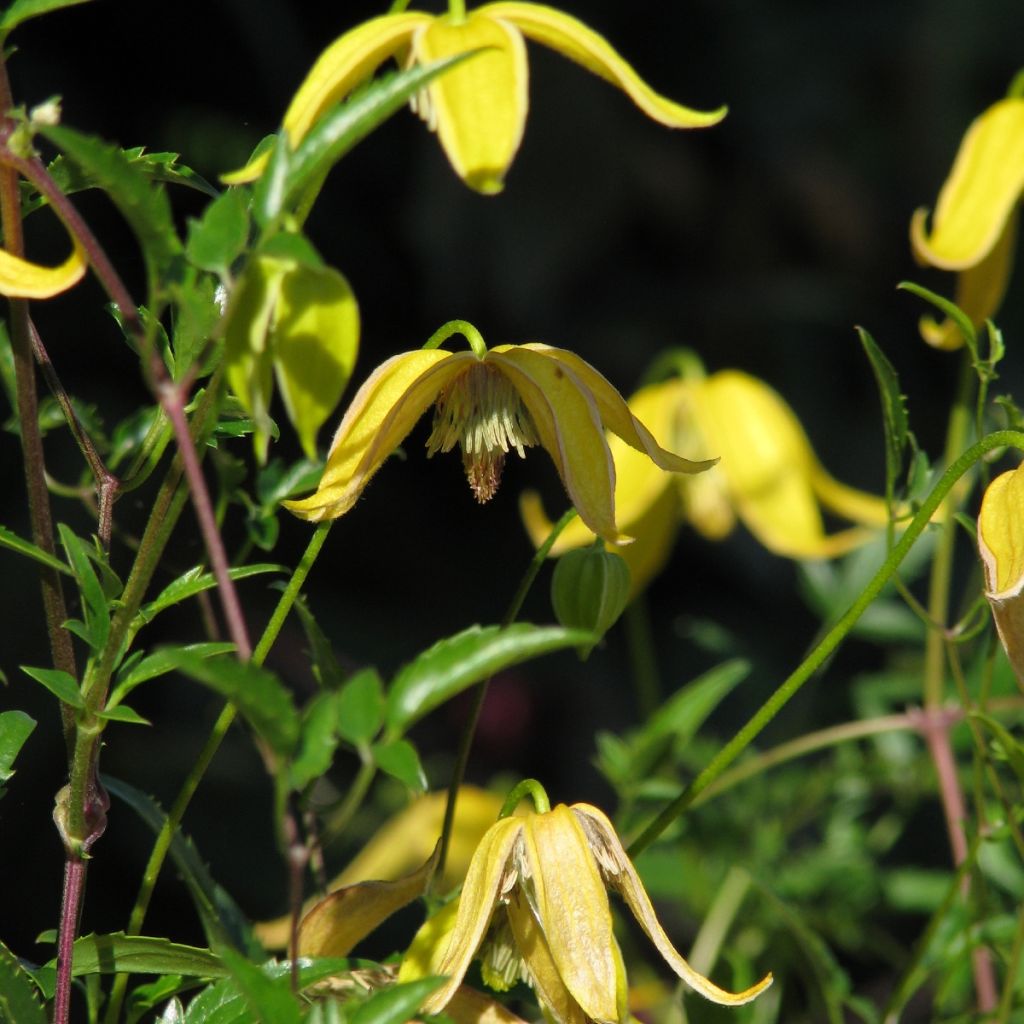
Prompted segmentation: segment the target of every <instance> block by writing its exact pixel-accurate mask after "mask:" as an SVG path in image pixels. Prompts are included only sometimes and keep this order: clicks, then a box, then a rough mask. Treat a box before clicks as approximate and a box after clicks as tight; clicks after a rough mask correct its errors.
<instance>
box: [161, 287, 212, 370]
mask: <svg viewBox="0 0 1024 1024" xmlns="http://www.w3.org/2000/svg"><path fill="white" fill-rule="evenodd" d="M168 292H169V294H170V296H171V300H172V302H173V303H174V316H173V321H174V332H173V342H172V344H171V349H172V351H173V353H174V369H173V375H174V379H175V380H181V378H182V377H183V376H184V375H185V374H186V373H187V372H188V371H189V370H190V369H191V368H192V364H193V363H194V362H195V361H196V360H197V359H199V358H200V357H201V356H205V360H204V363H203V365H202V366H200V367H197V368H196V372H198V374H199V376H201V377H204V376H206V374H208V373H210V372H212V370H213V369H214V366H215V365H216V363H217V362H218V361H219V357H220V353H221V346H220V345H219V344H214V345H211V344H210V339H211V338H212V337H215V336H216V335H217V333H218V324H219V322H220V319H221V316H222V315H223V313H222V311H221V308H220V303H219V302H218V300H217V284H216V282H215V281H214V279H213V278H212V277H211V276H210V275H209V274H206V273H203V272H202V271H199V270H196V269H195V267H187V268H186V269H185V271H184V273H183V274H182V275H181V280H179V281H173V282H171V284H170V286H169V288H168Z"/></svg>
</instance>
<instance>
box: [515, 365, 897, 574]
mask: <svg viewBox="0 0 1024 1024" xmlns="http://www.w3.org/2000/svg"><path fill="white" fill-rule="evenodd" d="M629 407H630V409H631V410H632V412H633V415H634V416H636V417H640V418H642V419H643V420H644V422H645V423H647V425H648V426H649V428H650V430H651V432H652V433H653V434H654V436H655V438H656V439H658V440H659V441H660V442H661V443H662V444H665V445H667V446H668V447H670V448H674V447H679V446H682V447H685V448H686V449H687V450H688V451H693V452H695V453H697V454H698V455H701V454H705V453H706V452H709V451H712V450H713V451H714V452H715V453H716V454H717V455H720V461H719V463H718V465H716V466H715V467H714V468H713V469H712V470H711V471H710V472H708V473H705V474H702V475H701V476H699V477H687V478H685V479H683V478H674V477H671V476H669V475H667V474H665V473H663V472H661V471H660V470H659V469H658V468H657V467H656V466H654V465H648V464H644V463H643V462H642V461H641V460H638V459H636V458H634V457H633V454H632V453H631V452H628V451H625V450H623V449H622V448H621V446H620V444H619V443H618V442H617V441H616V439H615V438H611V439H609V446H610V447H611V450H612V455H613V458H614V459H615V462H616V466H617V467H618V470H619V476H618V484H617V490H616V497H617V502H618V514H619V521H620V523H621V525H622V528H623V530H624V531H625V532H627V533H629V534H630V535H631V536H633V537H634V538H635V541H634V543H633V544H631V545H629V547H626V548H623V549H622V550H621V551H620V554H621V555H622V557H623V558H625V559H626V561H627V563H628V564H629V567H630V573H631V577H632V581H633V592H634V593H636V592H637V591H638V590H640V589H642V588H643V586H645V585H646V583H647V582H648V581H649V580H650V579H651V577H652V576H654V575H655V574H656V573H657V572H658V571H659V570H660V569H661V567H662V566H663V565H664V563H665V561H666V560H667V558H668V554H669V551H670V550H671V545H672V540H673V538H674V535H675V531H676V529H677V527H678V523H679V520H680V518H682V519H684V520H686V521H688V522H690V523H691V524H692V525H693V526H694V527H695V528H696V529H697V530H698V532H700V533H701V534H702V535H703V536H705V537H707V538H708V539H709V540H721V539H723V538H724V537H726V536H728V535H729V534H730V533H731V532H732V530H733V529H734V527H735V525H736V521H737V519H739V520H741V521H742V522H743V524H744V525H745V526H746V527H747V529H749V530H750V532H751V533H752V534H753V535H754V536H755V537H756V538H757V539H758V540H759V541H760V542H761V543H762V544H763V545H764V546H765V547H766V548H767V549H768V550H769V551H772V552H774V553H775V554H779V555H784V556H786V557H788V558H799V559H814V558H834V557H836V556H838V555H841V554H844V553H845V552H847V551H850V550H851V549H853V548H854V547H856V546H858V545H859V544H862V543H864V542H865V541H867V540H869V539H870V538H871V537H872V536H873V531H872V530H871V529H864V528H856V527H855V528H851V529H848V530H842V531H840V532H838V533H833V534H827V533H826V532H825V527H824V523H823V520H822V511H821V510H822V506H824V507H826V508H828V509H830V510H831V511H833V512H836V513H838V514H839V515H841V516H843V517H845V518H847V519H849V520H850V521H852V522H854V523H858V524H861V527H875V528H877V527H880V526H884V525H885V523H886V522H887V521H888V513H887V509H886V505H885V502H884V500H883V499H882V498H879V497H875V496H874V495H870V494H865V493H863V492H862V491H858V490H855V489H854V488H851V487H847V486H846V485H845V484H842V483H840V482H839V481H837V480H835V479H834V478H833V477H832V476H830V475H829V474H828V473H827V472H826V471H825V469H824V468H823V467H822V465H821V463H820V462H819V461H818V459H817V457H816V456H815V454H814V450H813V449H812V448H811V445H810V442H809V441H808V440H807V435H806V434H805V433H804V430H803V428H802V427H801V425H800V423H799V421H798V420H797V418H796V416H795V414H794V413H793V411H792V409H790V407H789V406H788V405H787V404H786V403H785V402H784V401H783V399H782V398H781V396H780V395H779V394H778V393H777V392H775V391H774V390H773V389H772V388H770V387H769V386H768V385H767V384H765V383H764V382H763V381H760V380H758V379H757V378H755V377H751V376H750V375H749V374H746V373H742V372H740V371H738V370H721V371H719V372H717V373H713V374H711V375H710V376H707V377H704V376H703V375H701V374H699V373H697V374H695V375H694V376H692V377H690V376H688V377H675V378H672V379H670V380H666V381H662V382H661V383H657V384H651V385H648V386H647V387H644V388H641V390H640V391H638V392H637V393H636V394H635V395H633V396H632V398H630V400H629ZM522 510H523V518H524V521H525V524H526V528H527V530H528V531H529V533H530V537H531V539H532V540H533V541H534V543H535V544H538V545H539V544H540V543H542V541H543V539H544V538H545V537H547V535H548V533H549V532H550V528H551V524H550V520H549V519H548V518H547V516H546V515H545V514H544V511H543V508H542V507H541V505H540V501H539V499H538V498H537V497H536V495H534V494H530V493H528V494H526V495H524V496H523V502H522ZM593 539H594V537H593V533H592V532H591V531H588V530H587V529H586V526H585V524H583V523H570V524H569V526H568V527H567V528H566V529H565V530H563V531H562V533H561V534H560V535H559V537H558V539H557V540H556V541H555V544H554V546H553V547H552V549H551V554H552V555H553V556H557V555H559V554H561V553H562V552H564V551H568V550H571V549H572V548H574V547H579V546H581V545H584V544H589V543H592V542H593Z"/></svg>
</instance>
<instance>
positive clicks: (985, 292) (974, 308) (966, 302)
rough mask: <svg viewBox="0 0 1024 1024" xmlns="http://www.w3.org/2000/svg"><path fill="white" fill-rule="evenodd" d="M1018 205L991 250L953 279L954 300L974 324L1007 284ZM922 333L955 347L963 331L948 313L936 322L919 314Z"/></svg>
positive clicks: (987, 314) (945, 346)
mask: <svg viewBox="0 0 1024 1024" xmlns="http://www.w3.org/2000/svg"><path fill="white" fill-rule="evenodd" d="M1019 219H1020V206H1019V205H1018V206H1017V207H1016V208H1015V209H1014V211H1013V213H1012V214H1011V215H1010V217H1009V218H1008V219H1007V222H1006V227H1005V228H1004V230H1003V233H1002V235H1001V236H1000V238H999V241H998V242H996V244H995V245H994V246H993V247H992V250H991V252H989V254H988V255H987V256H986V257H985V258H984V259H983V260H982V261H981V262H980V263H977V264H975V265H974V266H973V267H968V268H967V269H966V270H961V271H960V273H959V274H958V275H957V280H956V298H955V300H954V301H955V302H956V304H957V305H958V306H959V307H960V308H961V309H962V310H963V312H964V313H965V314H966V315H967V317H968V319H969V320H970V321H971V323H972V324H974V326H975V327H980V326H981V325H982V324H983V323H984V322H985V321H986V320H987V319H988V318H989V317H990V316H992V315H993V314H994V313H995V312H996V310H997V309H999V305H1000V303H1001V302H1002V301H1003V296H1004V295H1005V294H1006V286H1007V284H1008V282H1009V280H1010V271H1011V270H1012V269H1013V253H1014V249H1015V247H1016V242H1017V223H1018V221H1019ZM919 329H920V331H921V337H922V338H924V340H925V341H927V342H928V344H929V345H932V346H933V347H934V348H941V349H947V350H948V349H956V348H959V347H960V346H961V345H962V344H963V343H964V339H963V335H962V334H961V333H960V328H959V327H957V325H956V323H955V322H954V321H953V320H951V319H950V318H949V317H947V318H946V319H945V320H943V321H942V323H938V322H937V321H935V320H933V319H932V318H931V317H927V316H926V317H922V318H921V321H920V324H919Z"/></svg>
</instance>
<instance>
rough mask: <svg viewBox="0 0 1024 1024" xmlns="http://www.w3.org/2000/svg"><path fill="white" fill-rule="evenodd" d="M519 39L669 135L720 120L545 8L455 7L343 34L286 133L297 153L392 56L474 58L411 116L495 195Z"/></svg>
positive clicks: (513, 100)
mask: <svg viewBox="0 0 1024 1024" xmlns="http://www.w3.org/2000/svg"><path fill="white" fill-rule="evenodd" d="M524 36H525V37H527V38H528V39H531V40H533V41H535V42H538V43H541V44H543V45H544V46H549V47H551V48H552V49H554V50H558V51H559V52H560V53H562V54H564V55H565V56H566V57H568V58H569V59H570V60H572V61H575V62H576V63H577V64H580V65H582V66H583V67H584V68H586V69H587V70H588V71H592V72H593V73H594V74H596V75H599V76H600V77H601V78H604V79H606V80H607V81H609V82H611V83H612V84H613V85H617V86H618V87H619V88H620V89H622V90H623V92H625V93H626V94H627V95H628V96H629V98H630V99H631V100H633V102H634V103H635V104H636V105H637V106H638V107H639V108H640V109H641V110H642V111H643V112H644V113H645V114H646V115H647V116H648V117H650V118H653V119H654V120H655V121H659V122H660V123H661V124H664V125H667V126H668V127H670V128H701V127H707V126H710V125H713V124H716V123H717V122H718V121H720V120H721V119H722V118H723V117H724V116H725V113H726V111H725V108H724V107H722V108H720V109H718V110H714V111H710V112H707V113H703V112H701V111H697V110H691V109H689V108H688V107H684V106H681V105H680V104H678V103H673V102H672V101H671V100H669V99H666V98H665V97H663V96H660V95H658V94H657V93H656V92H655V91H654V90H653V89H651V88H650V86H648V85H647V84H646V83H645V82H644V81H643V80H642V79H641V78H640V76H639V75H637V73H636V72H635V71H634V70H633V68H632V67H630V65H629V64H627V63H626V62H625V61H624V60H623V59H622V58H621V57H620V56H619V55H618V53H616V51H615V50H614V49H613V48H612V47H611V46H610V45H609V44H608V42H607V41H606V40H605V39H604V38H603V37H602V36H600V35H598V34H597V33H596V32H594V31H593V30H592V29H590V28H588V27H587V26H586V25H584V24H583V23H582V22H580V21H577V20H576V19H575V18H573V17H570V16H569V15H568V14H565V13H563V12H562V11H559V10H556V9H555V8H553V7H547V6H545V5H542V4H533V3H514V2H499V3H490V4H484V5H483V6H482V7H479V8H477V9H476V10H473V11H471V12H470V13H468V14H467V13H466V12H465V10H464V9H463V4H462V3H461V2H460V3H452V4H451V5H450V9H449V11H448V13H446V14H442V15H433V14H427V13H424V12H422V11H405V12H402V13H398V14H385V15H383V16H382V17H379V18H373V19H371V20H370V21H367V22H364V23H363V24H362V25H358V26H357V27H356V28H354V29H352V30H350V31H349V32H346V33H345V34H344V35H343V36H341V37H340V38H339V39H337V40H336V41H335V42H334V43H332V44H331V45H330V46H329V47H328V48H327V49H326V50H325V51H324V52H323V53H322V54H321V55H320V57H319V58H318V59H317V61H316V63H315V64H314V65H313V67H312V69H311V70H310V72H309V75H308V76H307V77H306V80H305V81H304V82H303V83H302V85H301V86H300V87H299V90H298V92H296V94H295V96H294V97H293V99H292V102H291V104H290V105H289V107H288V110H287V112H286V113H285V116H284V121H283V128H284V131H285V133H286V134H287V135H288V140H289V142H290V143H291V145H292V147H295V146H297V145H298V144H299V142H300V141H301V140H302V138H303V137H304V136H305V135H306V133H307V132H308V131H309V130H310V128H312V126H313V125H314V124H315V123H316V121H317V120H318V119H319V118H320V117H321V116H322V115H323V114H324V113H325V112H326V111H327V110H328V109H329V108H330V107H331V106H332V105H333V104H335V103H337V102H338V101H340V100H342V99H344V98H345V97H346V96H347V95H348V94H349V93H351V92H352V90H353V89H355V88H356V87H357V86H358V85H360V84H361V83H362V82H365V81H366V80H367V79H368V78H370V77H371V76H372V75H373V73H374V72H375V71H376V70H377V68H378V67H380V65H381V64H383V63H384V62H385V61H386V60H387V59H388V58H390V57H397V58H398V59H399V60H400V61H401V62H402V63H404V64H406V65H412V64H427V63H430V62H432V61H436V60H441V59H443V58H445V57H451V56H454V55H456V54H459V53H469V52H471V51H479V52H477V53H474V54H473V56H472V57H471V58H469V59H468V60H465V61H463V62H462V63H461V64H459V65H457V66H456V67H454V68H453V69H451V70H449V71H446V72H445V73H444V74H443V75H441V76H440V77H439V78H437V79H435V80H434V81H433V82H431V83H430V85H428V87H427V88H426V90H425V92H424V94H423V95H422V96H421V98H420V99H419V100H418V102H417V110H418V111H419V113H420V114H422V115H423V117H424V119H425V120H426V121H427V123H428V125H429V126H430V127H431V128H432V129H434V130H436V132H437V135H438V139H439V140H440V142H441V146H442V147H443V149H444V151H445V154H446V155H447V157H448V159H449V161H450V162H451V165H452V167H453V168H454V169H455V172H456V173H457V174H458V175H459V177H460V178H462V179H463V181H465V182H466V184H467V185H469V186H470V188H473V189H476V190H477V191H478V192H483V193H485V194H493V193H496V192H500V191H501V188H502V185H503V182H504V177H505V173H506V172H507V170H508V168H509V165H510V164H511V163H512V159H513V158H514V156H515V154H516V151H517V150H518V148H519V143H520V141H521V140H522V136H523V129H524V127H525V124H526V113H527V108H528V105H529V100H528V87H527V86H528V83H527V80H528V75H529V69H528V65H527V60H526V44H525V43H524V41H523V37H524ZM265 162H266V158H262V159H259V160H254V161H253V162H252V163H251V164H249V165H248V166H247V167H245V168H243V169H242V170H241V171H238V172H236V173H234V174H232V175H228V176H226V177H225V181H228V182H231V183H238V182H244V181H251V180H252V179H253V178H255V177H257V176H258V175H259V173H260V172H261V170H262V169H263V166H264V164H265Z"/></svg>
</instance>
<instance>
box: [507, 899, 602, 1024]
mask: <svg viewBox="0 0 1024 1024" xmlns="http://www.w3.org/2000/svg"><path fill="white" fill-rule="evenodd" d="M508 919H509V923H510V924H511V926H512V934H513V936H514V937H515V943H516V948H517V949H518V950H519V952H520V954H521V955H522V957H523V961H524V962H525V964H526V967H527V970H528V971H529V973H530V981H531V983H532V985H533V988H534V990H535V991H536V993H537V998H538V999H540V1001H541V1003H542V1004H543V1005H544V1007H545V1008H546V1009H547V1010H548V1011H549V1013H550V1018H553V1019H554V1020H556V1021H558V1022H559V1024H589V1021H590V1018H589V1017H587V1015H586V1014H585V1013H584V1012H583V1009H582V1008H581V1007H580V1004H579V1003H577V1002H576V1000H575V999H573V997H572V994H571V993H570V992H569V990H568V989H567V988H566V987H565V982H564V981H562V976H561V975H560V974H559V973H558V967H557V966H556V965H555V960H554V957H553V956H552V955H551V949H550V948H549V946H548V944H547V942H546V941H545V939H544V933H543V932H542V931H541V930H540V926H539V925H538V924H537V919H536V918H535V917H534V916H533V911H532V910H530V907H529V905H528V904H527V902H526V897H525V896H524V895H523V893H522V891H521V890H519V889H516V890H515V891H513V893H512V895H511V898H510V900H509V904H508Z"/></svg>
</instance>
